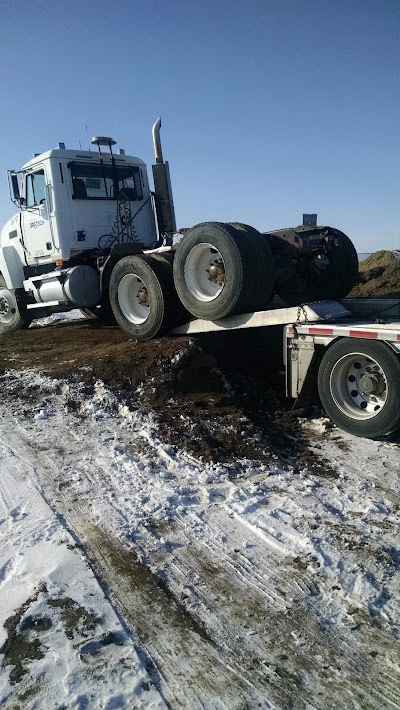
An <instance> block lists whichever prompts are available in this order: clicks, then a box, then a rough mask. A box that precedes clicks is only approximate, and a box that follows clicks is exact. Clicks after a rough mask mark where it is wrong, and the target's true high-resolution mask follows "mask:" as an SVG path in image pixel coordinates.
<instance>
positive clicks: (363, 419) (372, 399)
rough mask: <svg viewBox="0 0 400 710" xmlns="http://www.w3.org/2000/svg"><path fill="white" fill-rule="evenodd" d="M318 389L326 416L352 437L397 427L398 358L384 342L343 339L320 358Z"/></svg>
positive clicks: (399, 425) (399, 422)
mask: <svg viewBox="0 0 400 710" xmlns="http://www.w3.org/2000/svg"><path fill="white" fill-rule="evenodd" d="M318 390H319V396H320V398H321V402H322V404H323V406H324V409H325V411H326V413H327V414H328V416H329V417H330V418H331V419H332V420H333V421H334V422H335V424H337V425H338V426H339V427H340V428H341V429H344V430H345V431H348V432H349V433H350V434H354V435H355V436H365V437H367V438H370V439H374V438H377V437H380V436H384V435H385V434H389V433H390V432H392V431H396V430H397V429H399V428H400V407H399V402H400V359H399V357H398V356H397V355H396V353H395V352H394V351H393V350H392V349H391V348H390V347H389V346H388V345H386V343H382V342H371V341H370V340H361V339H360V340H354V339H353V338H343V339H341V340H339V341H337V342H336V343H334V344H333V345H331V346H330V347H329V348H328V350H327V352H326V353H325V355H324V357H323V358H322V361H321V364H320V367H319V372H318Z"/></svg>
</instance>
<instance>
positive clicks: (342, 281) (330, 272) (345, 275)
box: [272, 232, 358, 306]
mask: <svg viewBox="0 0 400 710" xmlns="http://www.w3.org/2000/svg"><path fill="white" fill-rule="evenodd" d="M277 239H279V237H275V244H276V240H277ZM337 239H338V242H339V243H338V245H337V246H335V247H333V249H332V251H331V252H330V261H329V265H328V267H327V268H326V269H324V270H322V271H321V272H320V273H319V274H317V275H316V278H315V280H314V283H313V284H312V285H311V286H310V287H309V288H305V287H304V286H303V285H302V278H301V276H299V275H298V274H296V273H295V274H294V275H293V277H291V278H290V279H288V280H287V281H285V283H284V284H283V285H282V286H280V287H278V289H277V293H278V296H280V298H282V299H283V300H284V301H285V302H286V303H287V304H288V305H289V306H297V305H299V304H301V303H307V302H310V301H311V302H312V301H324V300H338V299H341V298H345V296H347V294H348V293H349V292H350V291H351V289H352V288H353V286H354V284H355V283H356V281H357V277H358V257H357V252H356V250H355V247H354V245H353V243H352V242H351V240H350V239H349V238H348V237H347V236H346V234H343V232H338V234H337ZM280 241H283V242H284V240H280ZM284 243H285V242H284ZM272 248H273V249H274V247H272ZM275 249H276V250H277V252H276V253H280V254H281V255H284V254H285V253H287V254H288V253H289V250H290V251H291V252H292V254H293V256H294V257H296V251H297V250H296V249H295V248H294V247H290V245H288V246H286V247H282V248H281V251H280V252H279V246H278V245H277V244H276V246H275ZM285 250H286V252H285ZM298 268H300V269H301V261H299V264H298Z"/></svg>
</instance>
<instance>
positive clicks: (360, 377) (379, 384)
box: [330, 353, 388, 421]
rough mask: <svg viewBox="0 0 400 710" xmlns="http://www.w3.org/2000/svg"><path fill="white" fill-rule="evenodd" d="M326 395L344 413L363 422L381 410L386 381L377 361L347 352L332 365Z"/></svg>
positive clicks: (384, 402) (384, 399) (384, 398)
mask: <svg viewBox="0 0 400 710" xmlns="http://www.w3.org/2000/svg"><path fill="white" fill-rule="evenodd" d="M330 392H331V395H332V398H333V400H334V402H335V404H336V406H337V407H338V408H339V409H340V410H341V411H342V412H343V413H344V414H346V415H347V416H348V417H351V418H352V419H357V420H359V421H363V420H366V419H373V417H376V416H377V415H378V414H379V413H380V412H381V411H382V409H383V407H384V406H385V404H386V402H387V398H388V382H387V378H386V375H385V373H384V371H383V369H382V367H381V365H380V364H379V362H377V361H376V360H374V359H373V358H372V357H369V356H367V355H364V354H363V353H351V354H348V355H344V356H343V357H342V358H340V360H338V362H337V363H336V364H335V365H334V367H333V369H332V372H331V376H330Z"/></svg>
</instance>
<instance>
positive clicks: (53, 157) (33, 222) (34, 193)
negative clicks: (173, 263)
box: [0, 147, 158, 289]
mask: <svg viewBox="0 0 400 710" xmlns="http://www.w3.org/2000/svg"><path fill="white" fill-rule="evenodd" d="M113 162H114V165H113V164H112V156H111V154H109V153H108V154H104V153H103V155H102V156H101V158H99V156H98V155H97V153H96V152H92V151H74V150H65V149H64V148H62V147H60V148H57V149H54V150H49V151H47V152H46V153H42V154H41V155H37V156H35V157H34V158H33V159H32V160H30V161H29V162H27V163H26V164H25V165H24V166H23V167H22V169H21V170H20V171H19V178H20V207H21V209H20V212H19V214H18V215H16V216H14V217H12V219H11V220H9V222H7V224H6V225H5V226H4V227H3V229H2V231H1V236H0V246H1V249H0V271H1V273H2V274H3V276H4V278H5V281H6V284H7V286H8V287H9V288H14V289H15V288H18V287H22V283H23V280H24V272H23V267H24V266H32V267H39V266H42V265H49V264H53V263H54V264H55V263H56V262H59V261H62V262H68V261H69V260H70V259H71V257H72V258H73V257H74V256H76V255H78V254H81V253H82V252H85V251H88V250H93V249H101V248H102V247H104V246H105V245H106V244H107V242H110V239H112V230H113V227H114V226H115V224H116V220H117V198H118V196H119V195H120V194H121V193H122V192H123V193H124V195H125V196H126V197H127V200H128V203H129V204H128V205H126V204H125V211H128V212H130V215H129V217H130V219H131V220H132V223H131V232H132V236H134V237H136V239H137V241H140V243H141V244H143V246H144V247H146V248H151V247H152V246H155V245H156V243H157V239H158V237H157V230H156V222H155V216H154V210H153V205H152V201H151V193H150V188H149V181H148V177H147V170H146V166H145V164H144V162H143V161H142V160H140V158H136V157H133V156H127V155H118V156H116V157H114V158H113ZM14 174H15V173H14ZM132 218H133V219H132ZM15 252H17V254H16V253H15Z"/></svg>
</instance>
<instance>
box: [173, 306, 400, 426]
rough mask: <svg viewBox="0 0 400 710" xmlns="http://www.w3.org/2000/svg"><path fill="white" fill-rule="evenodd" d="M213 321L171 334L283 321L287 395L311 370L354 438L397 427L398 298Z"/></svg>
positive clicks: (274, 309)
mask: <svg viewBox="0 0 400 710" xmlns="http://www.w3.org/2000/svg"><path fill="white" fill-rule="evenodd" d="M282 306H283V304H282V302H280V303H279V301H275V302H273V304H272V305H271V308H270V309H269V310H268V311H260V312H253V313H244V314H240V315H236V316H231V317H229V318H222V319H220V320H218V321H206V320H200V319H196V320H192V321H190V322H189V323H186V324H185V325H182V326H180V327H179V328H176V329H175V330H174V331H173V332H174V333H176V334H187V335H192V334H193V335H195V334H201V333H211V332H227V331H229V330H231V331H232V330H241V329H244V328H267V327H270V326H281V327H282V335H283V361H284V366H285V374H286V394H287V396H288V397H292V398H294V399H296V398H298V397H299V396H300V394H301V392H302V390H303V387H304V384H305V382H306V379H307V378H309V377H310V376H313V375H316V378H317V384H318V391H319V396H320V399H321V402H322V405H323V407H324V409H325V411H326V413H327V415H328V416H329V417H330V418H331V419H332V421H333V422H334V423H335V424H337V426H339V427H340V428H341V429H344V430H345V431H348V432H349V433H351V434H354V435H356V436H364V437H367V438H378V437H381V436H384V435H386V434H389V433H391V432H393V431H397V430H398V429H400V299H372V298H371V299H369V298H368V299H351V298H348V299H344V300H343V301H341V302H337V301H323V302H318V303H307V304H304V305H301V306H295V307H289V308H288V307H282Z"/></svg>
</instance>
